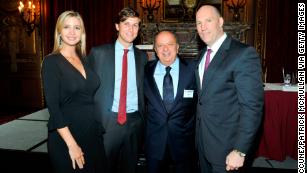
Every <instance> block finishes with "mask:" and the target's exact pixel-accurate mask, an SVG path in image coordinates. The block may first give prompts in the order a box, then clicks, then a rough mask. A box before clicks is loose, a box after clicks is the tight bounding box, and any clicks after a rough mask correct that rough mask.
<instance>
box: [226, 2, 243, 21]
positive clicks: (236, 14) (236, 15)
mask: <svg viewBox="0 0 307 173" xmlns="http://www.w3.org/2000/svg"><path fill="white" fill-rule="evenodd" d="M225 1H227V2H226V5H227V7H228V9H229V10H230V11H232V12H233V20H234V21H235V22H239V21H240V12H241V11H242V10H243V9H244V6H245V4H246V1H245V0H225ZM229 1H230V2H229Z"/></svg>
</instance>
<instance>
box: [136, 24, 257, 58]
mask: <svg viewBox="0 0 307 173" xmlns="http://www.w3.org/2000/svg"><path fill="white" fill-rule="evenodd" d="M250 28H251V27H250V25H249V24H245V23H239V22H228V23H225V24H224V31H225V32H226V33H227V34H229V35H231V36H232V37H233V38H235V39H238V40H239V41H241V42H245V43H246V31H248V30H249V29H250ZM161 30H169V31H172V32H174V33H175V34H176V36H177V39H178V42H179V44H180V48H179V55H181V56H182V57H186V58H196V57H197V55H198V53H199V50H200V48H201V47H202V45H203V43H202V41H200V39H198V34H197V30H196V26H195V23H194V22H187V23H147V24H143V25H142V27H141V34H140V35H141V40H142V42H141V44H143V45H148V44H153V41H154V36H155V34H156V33H157V32H158V31H161Z"/></svg>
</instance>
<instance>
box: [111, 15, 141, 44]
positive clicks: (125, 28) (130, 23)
mask: <svg viewBox="0 0 307 173" xmlns="http://www.w3.org/2000/svg"><path fill="white" fill-rule="evenodd" d="M139 25H140V18H138V17H128V18H127V19H126V20H125V21H122V22H119V23H118V24H115V27H116V30H117V31H118V41H119V42H120V43H121V44H122V45H123V46H124V47H125V48H127V47H129V46H130V45H131V44H132V43H133V41H134V39H135V38H136V37H137V36H138V32H139Z"/></svg>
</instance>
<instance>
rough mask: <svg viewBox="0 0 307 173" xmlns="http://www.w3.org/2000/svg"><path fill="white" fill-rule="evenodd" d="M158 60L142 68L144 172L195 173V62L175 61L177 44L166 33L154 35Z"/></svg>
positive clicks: (171, 35) (171, 36)
mask: <svg viewBox="0 0 307 173" xmlns="http://www.w3.org/2000/svg"><path fill="white" fill-rule="evenodd" d="M154 49H155V52H156V55H157V56H158V59H157V60H155V61H152V62H149V63H148V64H147V65H146V68H145V80H144V81H145V83H144V85H145V86H144V88H145V98H146V103H147V110H148V112H147V121H146V122H147V123H146V136H145V151H146V159H147V164H148V173H161V172H169V166H170V164H172V165H173V166H175V172H176V173H189V172H195V170H193V166H195V165H193V161H194V158H193V156H194V152H195V150H194V148H195V145H194V135H195V110H196V103H197V95H196V84H195V75H194V69H195V65H196V63H194V62H193V60H191V61H189V62H188V61H186V60H183V59H179V58H178V56H177V53H178V49H179V44H178V42H177V39H176V36H175V34H174V33H172V32H170V31H160V32H159V33H158V34H157V35H156V36H155V41H154Z"/></svg>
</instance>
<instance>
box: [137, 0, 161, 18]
mask: <svg viewBox="0 0 307 173" xmlns="http://www.w3.org/2000/svg"><path fill="white" fill-rule="evenodd" d="M139 3H140V6H141V7H142V9H143V10H144V11H147V19H148V21H149V22H152V21H153V19H154V15H153V13H154V11H157V10H158V9H159V7H160V4H161V0H141V1H139Z"/></svg>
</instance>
